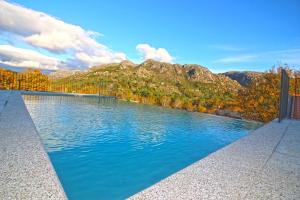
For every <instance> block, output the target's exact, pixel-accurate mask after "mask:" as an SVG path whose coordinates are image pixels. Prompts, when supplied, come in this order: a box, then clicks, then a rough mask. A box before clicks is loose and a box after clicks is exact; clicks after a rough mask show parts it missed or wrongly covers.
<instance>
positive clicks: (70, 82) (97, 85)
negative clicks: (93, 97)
mask: <svg viewBox="0 0 300 200" xmlns="http://www.w3.org/2000/svg"><path fill="white" fill-rule="evenodd" d="M60 74H64V75H63V76H61V75H60ZM50 77H51V79H53V80H54V81H55V83H56V84H57V85H58V88H62V87H61V86H59V85H63V88H65V89H64V91H67V92H72V91H77V92H81V93H97V92H101V94H103V95H112V96H116V97H118V98H119V99H123V100H126V101H135V102H141V103H146V104H155V105H162V106H165V107H173V108H181V109H186V110H190V111H200V112H212V113H214V112H215V110H217V109H219V108H220V107H222V105H225V104H226V102H228V101H233V100H234V99H235V98H236V96H237V93H238V91H239V90H240V89H241V88H242V86H241V85H240V84H239V83H238V82H237V81H235V80H232V79H230V78H229V77H227V76H225V75H223V74H214V73H212V72H211V71H210V70H209V69H208V68H206V67H204V66H201V65H196V64H186V65H181V64H169V63H164V62H158V61H154V60H146V61H145V62H143V63H141V64H134V63H132V62H130V61H123V62H121V63H113V64H105V65H100V66H94V67H92V68H90V69H89V70H86V71H80V72H75V71H71V72H55V73H54V74H50ZM74 88H75V89H74Z"/></svg>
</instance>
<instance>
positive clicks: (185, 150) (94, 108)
mask: <svg viewBox="0 0 300 200" xmlns="http://www.w3.org/2000/svg"><path fill="white" fill-rule="evenodd" d="M23 98H24V101H25V103H26V106H27V108H28V110H29V112H30V115H31V117H32V119H33V121H34V123H35V125H36V127H37V130H38V131H39V133H40V136H41V138H42V141H43V143H44V145H45V148H46V150H47V152H48V154H49V157H50V159H51V161H52V163H53V166H54V168H55V170H56V172H57V174H58V176H59V178H60V181H61V182H62V185H63V187H64V189H65V192H66V194H67V196H68V198H69V199H71V200H72V199H75V200H76V199H124V198H126V197H129V196H131V195H133V194H135V193H137V192H139V191H141V190H143V189H145V188H147V187H149V186H151V185H152V184H154V183H156V182H158V181H160V180H161V179H163V178H165V177H167V176H169V175H171V174H172V173H174V172H176V171H178V170H180V169H182V168H184V167H186V166H188V165H190V164H191V163H193V162H195V161H198V160H200V159H201V158H203V157H205V156H207V155H208V154H210V153H212V152H214V151H216V150H217V149H220V148H222V147H224V146H225V145H228V144H230V143H232V142H234V141H235V140H237V139H239V138H241V137H243V136H245V135H247V134H248V133H249V132H250V131H252V130H255V129H256V128H258V127H259V126H260V124H259V123H254V122H249V121H243V120H237V119H231V118H226V117H219V116H214V115H207V114H201V113H191V112H186V111H181V110H175V109H167V108H162V107H157V106H149V105H141V104H135V103H128V102H123V101H119V100H115V99H113V98H97V97H73V96H40V95H23Z"/></svg>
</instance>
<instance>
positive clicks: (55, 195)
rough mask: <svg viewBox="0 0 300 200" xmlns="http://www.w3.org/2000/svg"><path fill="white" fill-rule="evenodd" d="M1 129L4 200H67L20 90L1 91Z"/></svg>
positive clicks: (0, 184) (1, 192) (0, 171)
mask: <svg viewBox="0 0 300 200" xmlns="http://www.w3.org/2000/svg"><path fill="white" fill-rule="evenodd" d="M0 127H1V129H0V137H1V140H0V161H1V162H0V199H57V200H58V199H59V200H65V199H67V196H66V194H65V192H64V189H63V187H62V185H61V183H60V180H59V178H58V176H57V174H56V172H55V169H54V167H53V165H52V163H51V161H50V159H49V156H48V154H47V152H46V151H45V148H44V145H43V143H42V141H41V138H40V135H39V134H38V132H37V130H36V127H35V125H34V123H33V121H32V119H31V116H30V114H29V112H28V111H27V108H26V106H25V103H24V101H23V98H22V97H21V93H20V92H19V91H3V90H1V91H0Z"/></svg>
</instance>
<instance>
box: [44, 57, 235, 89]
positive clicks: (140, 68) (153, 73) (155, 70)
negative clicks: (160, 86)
mask: <svg viewBox="0 0 300 200" xmlns="http://www.w3.org/2000/svg"><path fill="white" fill-rule="evenodd" d="M92 74H94V75H99V76H100V75H102V76H103V77H105V76H112V77H115V78H117V77H118V76H119V75H120V76H124V75H127V76H131V75H133V76H136V77H139V78H148V79H149V78H154V79H157V78H158V79H161V80H168V81H177V82H180V81H187V82H189V81H191V82H195V83H197V82H198V83H206V84H209V83H211V84H212V83H218V84H221V85H227V86H229V87H233V88H239V87H240V85H239V84H238V83H237V82H236V81H235V80H232V78H231V77H229V76H227V74H214V73H212V72H211V71H210V70H209V69H208V68H206V67H204V66H201V65H197V64H184V65H181V64H170V63H164V62H158V61H155V60H151V59H149V60H146V61H145V62H143V63H141V64H135V63H133V62H131V61H127V60H126V61H122V62H121V63H112V64H103V65H100V66H94V67H92V68H90V69H89V70H87V71H78V70H76V71H74V70H73V71H57V72H54V73H52V74H50V77H52V79H63V78H68V77H70V76H73V78H74V77H77V76H85V75H86V76H91V75H92Z"/></svg>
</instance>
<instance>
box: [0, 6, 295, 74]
mask: <svg viewBox="0 0 300 200" xmlns="http://www.w3.org/2000/svg"><path fill="white" fill-rule="evenodd" d="M9 3H13V4H15V3H16V4H18V5H20V6H22V7H25V8H28V9H31V10H33V11H39V12H43V13H45V14H47V15H50V16H52V17H55V18H57V19H59V20H61V21H63V22H64V23H66V24H72V25H78V26H80V27H81V28H82V29H83V30H86V31H94V32H97V33H98V34H96V35H95V34H94V35H93V36H91V37H92V38H93V39H95V40H96V41H97V42H98V43H99V44H101V45H105V46H106V47H107V48H109V51H112V52H113V53H115V52H117V53H119V52H120V53H124V54H125V55H126V59H129V60H132V61H134V62H142V61H143V59H145V58H151V55H152V56H153V55H154V54H155V56H156V57H155V56H154V57H155V58H157V59H158V60H159V59H161V60H162V61H165V60H164V58H165V56H166V54H168V55H167V56H171V57H167V60H168V61H170V62H174V63H182V64H184V63H196V64H200V65H204V66H207V67H208V68H209V69H211V70H212V71H214V72H223V71H229V70H255V71H264V70H267V69H270V68H271V66H273V65H276V64H278V63H282V64H283V63H288V64H289V65H291V66H293V67H294V68H300V20H299V19H300V0H264V1H262V0H260V1H259V0H252V1H247V2H246V1H236V0H223V1H220V0H210V1H208V0H207V1H201V0H185V1H179V0H173V1H171V0H164V1H161V0H160V1H159V0H152V1H146V0H127V1H121V0H120V1H115V0H101V1H96V0H87V1H85V2H84V3H83V2H82V1H71V0H64V1H60V0H43V1H32V0H31V1H30V0H16V1H9ZM32 23H34V21H32ZM0 25H1V24H0ZM3 29H4V31H3ZM0 31H1V27H0ZM11 32H12V31H11V29H10V30H9V31H7V30H5V28H2V34H1V35H0V44H1V43H2V44H11V43H12V44H13V46H15V47H18V48H19V47H20V48H26V49H30V50H33V51H37V52H39V53H42V54H44V55H46V56H50V57H54V58H58V59H59V60H66V59H67V60H68V61H66V63H69V61H74V60H76V59H73V58H72V53H73V51H72V50H70V49H68V52H65V53H61V52H60V53H57V52H56V51H53V49H51V50H50V51H49V48H48V47H47V48H44V47H45V46H41V45H38V44H40V43H38V44H37V43H34V44H33V43H32V42H29V43H28V42H27V43H26V42H23V40H18V39H16V38H17V37H16V36H15V35H16V32H13V33H11ZM18 34H19V32H18V33H17V35H18ZM22 34H23V35H22V37H25V36H24V34H25V33H22ZM11 35H13V36H11ZM1 37H2V38H1ZM26 37H27V35H26ZM26 41H27V40H26ZM35 41H36V40H35ZM139 44H147V45H148V46H143V47H145V48H144V49H142V50H141V49H138V48H137V45H139ZM149 48H150V49H149ZM158 48H162V49H164V50H165V51H166V52H161V51H160V52H157V50H158ZM148 50H150V51H151V50H153V51H151V52H152V53H151V52H150V53H149V51H148ZM84 52H86V50H85V51H84ZM147 53H148V54H147ZM160 53H162V54H164V55H165V56H162V57H160V55H161V54H160ZM100 54H101V53H100ZM100 54H95V56H96V55H100ZM110 56H112V57H113V60H118V59H122V58H123V55H115V54H113V55H110ZM82 57H83V55H82ZM82 57H80V58H82ZM82 60H83V59H81V61H82ZM86 60H87V59H86ZM86 60H85V61H86ZM91 60H93V61H95V62H96V61H97V62H98V60H97V59H90V58H89V61H91ZM106 60H107V59H106ZM76 63H77V61H74V62H73V65H76ZM82 66H84V64H82Z"/></svg>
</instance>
